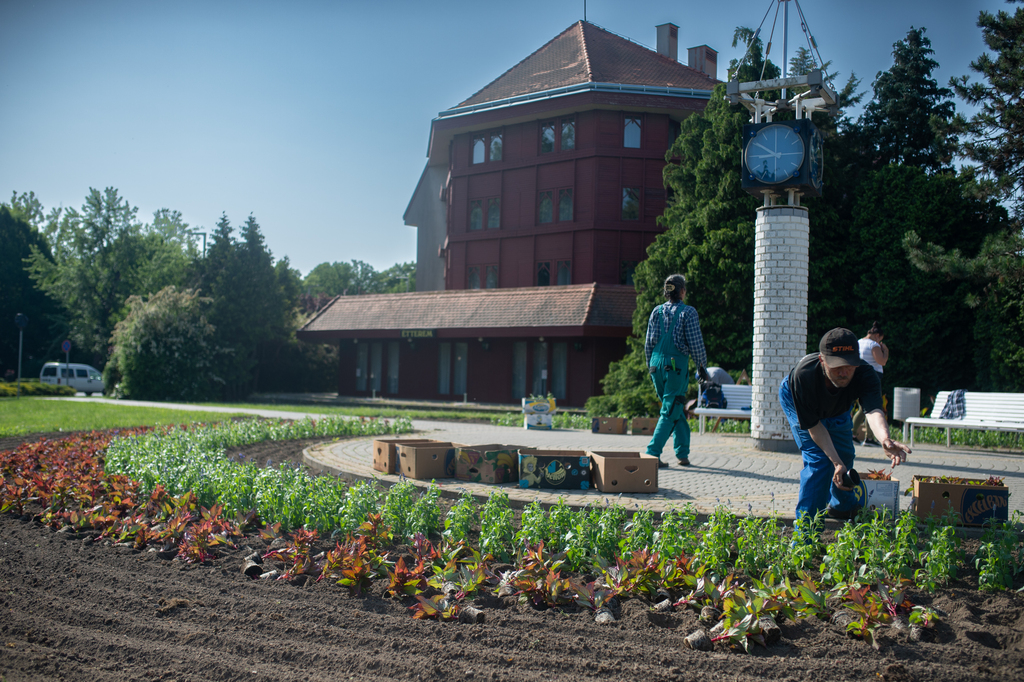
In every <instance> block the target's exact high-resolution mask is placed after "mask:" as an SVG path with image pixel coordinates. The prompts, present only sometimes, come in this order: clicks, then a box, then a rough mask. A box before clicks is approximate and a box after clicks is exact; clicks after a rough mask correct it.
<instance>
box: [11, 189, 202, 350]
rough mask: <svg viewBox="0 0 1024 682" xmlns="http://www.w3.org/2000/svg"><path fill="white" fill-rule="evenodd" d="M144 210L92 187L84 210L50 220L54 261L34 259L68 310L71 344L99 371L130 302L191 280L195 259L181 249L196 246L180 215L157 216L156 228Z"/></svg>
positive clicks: (50, 291)
mask: <svg viewBox="0 0 1024 682" xmlns="http://www.w3.org/2000/svg"><path fill="white" fill-rule="evenodd" d="M137 213H138V209H136V208H134V207H132V206H131V205H130V204H129V203H128V201H127V200H125V199H122V198H121V197H120V196H119V194H118V192H117V190H116V189H114V188H113V187H108V188H107V189H106V190H104V191H103V192H100V191H99V190H96V189H90V190H89V194H88V196H86V199H85V203H84V204H83V205H82V209H81V211H77V210H75V209H67V210H62V209H55V210H53V211H51V212H50V213H49V215H48V216H47V219H46V220H47V222H46V226H45V229H44V235H45V237H46V240H47V243H48V245H49V247H50V251H51V253H52V257H47V255H46V254H45V252H43V251H42V250H41V249H38V248H33V249H32V255H31V256H30V257H29V271H30V273H31V275H32V278H33V280H34V281H35V283H36V286H37V287H39V289H40V290H42V291H43V292H45V293H46V294H47V295H49V296H50V297H51V298H52V299H53V300H54V301H56V302H58V303H59V304H60V305H61V307H62V308H63V310H64V313H65V316H66V318H67V323H68V325H69V329H68V333H69V335H70V337H71V339H72V340H73V341H75V345H76V347H78V348H81V349H82V350H83V351H84V352H86V353H89V354H90V359H91V361H92V363H93V364H95V365H97V366H102V365H103V363H104V361H105V360H106V354H107V344H108V342H109V339H110V335H111V333H112V332H113V328H114V325H115V324H116V323H117V322H118V321H119V320H120V319H121V318H123V317H124V314H125V312H126V308H125V302H126V300H127V299H128V297H129V296H131V295H146V294H150V293H153V292H155V291H157V290H159V289H161V288H163V287H164V286H166V285H168V284H180V283H181V281H182V280H183V278H184V276H185V265H186V263H187V260H188V258H187V257H184V258H183V257H181V252H182V251H183V250H184V249H187V248H188V246H189V245H190V244H191V242H190V241H189V240H187V239H185V238H184V230H185V229H187V226H185V225H183V224H182V223H180V216H177V214H162V213H161V212H159V211H158V212H157V214H158V222H160V223H161V225H160V226H159V227H156V228H154V227H152V226H146V225H143V224H142V223H140V222H139V221H138V220H137V219H136V214H137ZM172 217H173V218H174V219H175V220H176V221H177V222H174V224H173V225H171V224H170V223H171V222H173V221H171V220H170V219H171V218H172ZM165 218H166V219H167V221H168V222H167V224H164V221H165Z"/></svg>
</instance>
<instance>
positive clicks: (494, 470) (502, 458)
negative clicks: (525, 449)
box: [455, 445, 521, 484]
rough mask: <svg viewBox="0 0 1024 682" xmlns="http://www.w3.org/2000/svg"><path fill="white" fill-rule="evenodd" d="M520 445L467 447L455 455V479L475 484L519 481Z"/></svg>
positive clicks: (460, 449)
mask: <svg viewBox="0 0 1024 682" xmlns="http://www.w3.org/2000/svg"><path fill="white" fill-rule="evenodd" d="M520 447H521V446H519V445H466V446H464V447H461V448H458V450H457V451H456V453H455V478H457V479H459V480H460V481H470V482H473V483H493V484H498V483H514V482H516V481H518V480H519V448H520Z"/></svg>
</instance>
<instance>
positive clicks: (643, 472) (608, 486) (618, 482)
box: [587, 451, 658, 493]
mask: <svg viewBox="0 0 1024 682" xmlns="http://www.w3.org/2000/svg"><path fill="white" fill-rule="evenodd" d="M587 454H588V455H590V462H591V467H590V472H591V475H592V477H593V479H594V486H595V487H596V488H597V489H598V490H600V491H601V492H603V493H656V492H658V458H657V457H655V456H654V455H646V454H641V453H639V452H611V451H600V452H595V451H590V452H587Z"/></svg>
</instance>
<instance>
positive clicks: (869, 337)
mask: <svg viewBox="0 0 1024 682" xmlns="http://www.w3.org/2000/svg"><path fill="white" fill-rule="evenodd" d="M883 338H885V334H883V333H882V328H881V327H880V326H878V323H877V322H875V323H874V324H872V325H871V329H870V330H868V333H867V334H865V335H864V338H863V339H860V340H858V342H857V343H858V345H859V346H860V359H861V360H863V361H864V362H866V363H867V364H869V365H871V367H872V369H874V370H875V371H876V372H878V378H879V379H881V378H882V372H883V369H882V368H883V367H885V363H887V362H889V347H888V346H886V345H885V343H884V342H883V341H882V339H883Z"/></svg>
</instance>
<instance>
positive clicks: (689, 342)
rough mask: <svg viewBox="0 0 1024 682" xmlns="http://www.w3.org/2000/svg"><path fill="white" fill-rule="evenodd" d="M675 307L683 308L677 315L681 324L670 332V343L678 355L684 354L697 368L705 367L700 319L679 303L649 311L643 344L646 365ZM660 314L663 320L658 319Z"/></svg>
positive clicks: (693, 309)
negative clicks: (645, 338) (673, 345)
mask: <svg viewBox="0 0 1024 682" xmlns="http://www.w3.org/2000/svg"><path fill="white" fill-rule="evenodd" d="M676 306H683V312H682V313H680V314H679V320H680V322H681V323H682V324H678V325H676V328H675V329H673V330H672V341H673V342H674V343H675V346H676V349H677V350H678V351H679V352H680V353H686V354H687V355H689V356H690V357H691V358H693V361H694V362H696V363H697V365H698V366H699V367H707V365H708V354H707V351H705V350H704V337H703V336H702V335H701V333H700V319H699V318H698V317H697V309H696V308H693V307H691V306H688V305H685V304H684V303H682V302H679V303H664V304H662V305H661V306H660V307H657V308H655V309H654V310H652V311H651V318H650V319H649V320H648V321H647V340H646V341H645V342H644V353H645V354H646V355H647V365H648V366H650V364H651V354H652V353H654V347H655V346H657V345H658V340H659V339H661V328H662V326H663V325H664V324H666V322H667V323H668V324H671V323H672V315H673V314H675V310H676ZM659 311H660V312H661V317H662V318H663V319H658V312H659Z"/></svg>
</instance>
